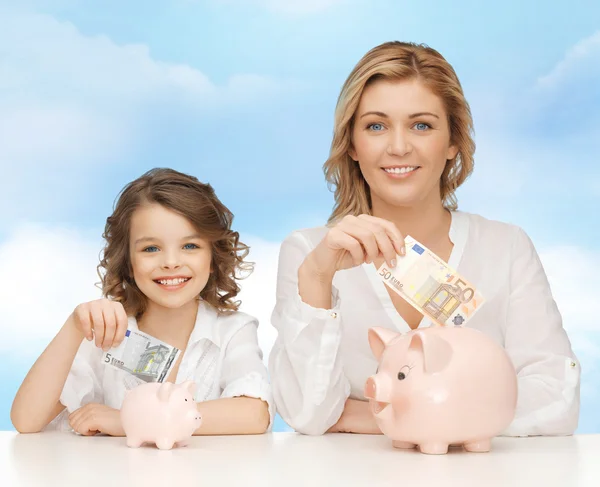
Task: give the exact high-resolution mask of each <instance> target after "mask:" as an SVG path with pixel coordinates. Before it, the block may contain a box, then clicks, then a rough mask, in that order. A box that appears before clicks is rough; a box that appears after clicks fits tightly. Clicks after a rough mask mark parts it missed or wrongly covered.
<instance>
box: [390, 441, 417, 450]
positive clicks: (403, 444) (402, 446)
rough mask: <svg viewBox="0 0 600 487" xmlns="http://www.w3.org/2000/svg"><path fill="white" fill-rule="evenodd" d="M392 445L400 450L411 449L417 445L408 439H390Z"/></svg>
mask: <svg viewBox="0 0 600 487" xmlns="http://www.w3.org/2000/svg"><path fill="white" fill-rule="evenodd" d="M392 446H393V447H394V448H399V449H401V450H411V449H413V448H414V447H416V446H417V445H415V444H414V443H409V442H408V441H392Z"/></svg>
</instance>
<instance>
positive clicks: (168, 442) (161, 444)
mask: <svg viewBox="0 0 600 487" xmlns="http://www.w3.org/2000/svg"><path fill="white" fill-rule="evenodd" d="M174 443H175V442H174V441H173V440H172V439H169V438H160V439H158V440H156V446H157V447H158V448H160V449H161V450H170V449H171V448H173V444H174Z"/></svg>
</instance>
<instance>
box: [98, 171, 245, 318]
mask: <svg viewBox="0 0 600 487" xmlns="http://www.w3.org/2000/svg"><path fill="white" fill-rule="evenodd" d="M151 203H157V204H159V205H162V206H163V207H165V208H168V209H169V210H172V211H174V212H176V213H179V214H180V215H183V216H184V217H186V218H187V219H188V220H189V221H190V222H191V223H192V225H193V226H194V227H195V229H196V230H197V231H198V232H199V233H200V235H202V237H203V238H205V239H206V240H208V241H209V242H210V244H211V253H212V260H211V269H212V272H211V274H210V277H209V279H208V282H207V283H206V286H205V287H204V289H203V290H202V292H201V293H200V296H199V298H201V299H203V300H204V301H206V302H208V303H209V304H211V305H212V306H214V307H215V308H217V309H218V310H219V311H223V312H226V311H236V310H237V309H238V307H239V302H237V301H233V298H235V296H237V294H238V293H239V291H240V288H239V286H238V285H237V283H236V282H235V279H239V276H237V275H236V271H238V270H247V271H251V270H252V264H251V263H248V262H244V258H245V257H246V256H247V255H248V252H249V247H247V246H246V245H244V244H243V243H241V242H240V241H239V234H238V232H234V231H233V230H231V224H232V221H233V214H232V213H231V212H230V211H229V210H228V209H227V207H226V206H225V205H223V203H221V201H220V200H219V198H217V196H216V194H215V191H214V189H213V188H212V186H210V184H204V183H201V182H200V181H198V179H196V178H195V177H193V176H189V175H187V174H183V173H181V172H178V171H175V170H173V169H166V168H155V169H151V170H150V171H148V172H146V173H145V174H143V175H142V176H140V177H139V178H138V179H136V180H135V181H132V182H131V183H129V184H128V185H126V186H125V187H124V188H123V189H122V190H121V192H120V194H119V196H118V199H117V202H116V205H115V208H114V210H113V213H112V215H111V216H109V217H108V218H107V219H106V227H105V230H104V233H103V234H102V237H103V238H104V239H105V240H106V244H105V246H104V249H103V255H102V257H101V260H100V264H99V265H98V268H97V270H98V275H99V276H100V280H101V288H102V294H103V295H104V296H105V297H108V298H112V299H114V300H116V301H119V302H121V304H123V307H124V308H125V311H126V312H127V314H128V315H133V316H135V317H136V318H139V317H140V316H141V315H142V314H143V312H144V311H145V310H146V308H147V303H148V298H147V297H146V296H145V295H144V294H143V293H142V291H140V289H139V288H138V286H137V285H136V283H135V280H134V278H133V269H132V266H131V259H130V256H129V243H130V238H129V237H130V230H131V217H132V215H133V212H134V211H135V210H136V209H137V208H139V207H140V206H142V205H146V204H151Z"/></svg>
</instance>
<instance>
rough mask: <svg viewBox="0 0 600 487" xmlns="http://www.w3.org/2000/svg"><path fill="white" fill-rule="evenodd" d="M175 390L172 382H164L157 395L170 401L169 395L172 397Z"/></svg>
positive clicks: (164, 400) (163, 399)
mask: <svg viewBox="0 0 600 487" xmlns="http://www.w3.org/2000/svg"><path fill="white" fill-rule="evenodd" d="M172 392H173V383H172V382H163V383H162V384H161V385H160V387H159V388H158V391H157V392H156V395H157V396H158V400H159V401H163V402H168V401H169V397H171V393H172Z"/></svg>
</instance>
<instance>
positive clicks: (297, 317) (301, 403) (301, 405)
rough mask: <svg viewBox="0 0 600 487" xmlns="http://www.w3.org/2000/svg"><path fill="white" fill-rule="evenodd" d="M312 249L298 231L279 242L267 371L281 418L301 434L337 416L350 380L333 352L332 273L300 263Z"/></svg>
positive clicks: (338, 332)
mask: <svg viewBox="0 0 600 487" xmlns="http://www.w3.org/2000/svg"><path fill="white" fill-rule="evenodd" d="M311 250H312V248H311V246H310V244H309V243H308V242H307V241H306V239H305V238H304V237H303V236H302V235H301V234H300V233H298V232H296V233H293V234H292V235H290V236H289V237H288V238H286V240H285V241H284V242H283V244H282V246H281V251H280V255H279V267H278V273H277V302H276V305H275V309H274V311H273V314H272V316H271V323H272V325H273V326H274V327H275V328H276V329H277V332H278V334H277V338H276V340H275V343H274V345H273V348H272V350H271V354H270V357H269V371H270V373H271V384H272V387H273V394H274V397H275V403H276V404H277V411H278V412H279V414H280V415H281V417H282V418H283V420H284V421H285V422H286V423H288V424H289V425H290V426H291V427H292V428H294V429H295V430H296V431H298V432H300V433H304V434H309V435H321V434H323V433H325V432H327V430H328V429H329V428H330V427H331V426H333V425H334V424H335V423H336V422H337V421H338V419H339V418H340V416H341V414H342V411H343V409H344V404H345V402H346V399H347V398H348V396H349V395H350V385H349V382H348V380H347V379H346V377H345V376H344V373H343V366H342V361H341V358H340V356H339V353H338V350H339V346H340V341H341V337H342V319H343V318H342V316H341V314H340V311H339V299H338V296H337V290H336V289H335V288H334V287H333V286H332V283H331V276H329V277H328V276H323V275H319V273H318V271H316V270H314V269H312V268H311V266H310V261H307V262H306V263H305V259H306V256H307V255H309V253H310V252H311Z"/></svg>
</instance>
